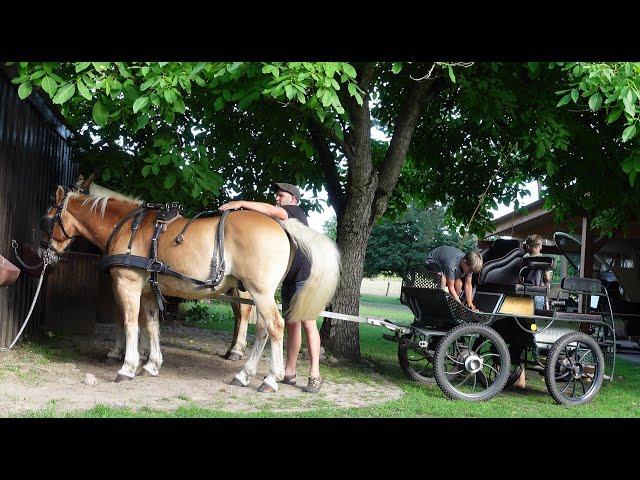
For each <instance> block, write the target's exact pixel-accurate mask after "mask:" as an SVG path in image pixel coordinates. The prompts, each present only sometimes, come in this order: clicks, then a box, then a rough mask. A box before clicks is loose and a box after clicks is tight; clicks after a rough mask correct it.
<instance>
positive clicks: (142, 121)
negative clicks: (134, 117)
mask: <svg viewBox="0 0 640 480" xmlns="http://www.w3.org/2000/svg"><path fill="white" fill-rule="evenodd" d="M147 123H149V116H148V115H142V116H140V117H138V130H140V129H141V128H144V127H145V126H146V125H147Z"/></svg>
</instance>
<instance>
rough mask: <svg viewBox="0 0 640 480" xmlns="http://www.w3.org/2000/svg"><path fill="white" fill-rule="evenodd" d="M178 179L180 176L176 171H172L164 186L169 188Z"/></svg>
mask: <svg viewBox="0 0 640 480" xmlns="http://www.w3.org/2000/svg"><path fill="white" fill-rule="evenodd" d="M177 179H178V176H177V175H176V173H175V172H171V173H170V174H169V175H167V178H165V179H164V188H166V189H169V188H171V187H173V186H174V185H175V183H176V180H177Z"/></svg>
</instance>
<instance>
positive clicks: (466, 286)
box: [464, 275, 477, 310]
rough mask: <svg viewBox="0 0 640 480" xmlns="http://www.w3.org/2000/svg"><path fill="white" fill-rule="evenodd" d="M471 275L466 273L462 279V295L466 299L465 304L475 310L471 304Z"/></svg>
mask: <svg viewBox="0 0 640 480" xmlns="http://www.w3.org/2000/svg"><path fill="white" fill-rule="evenodd" d="M471 279H472V277H471V275H467V276H466V277H465V279H464V297H465V298H466V299H467V306H468V307H469V308H470V309H472V310H477V308H476V306H475V305H474V304H473V285H472V284H471Z"/></svg>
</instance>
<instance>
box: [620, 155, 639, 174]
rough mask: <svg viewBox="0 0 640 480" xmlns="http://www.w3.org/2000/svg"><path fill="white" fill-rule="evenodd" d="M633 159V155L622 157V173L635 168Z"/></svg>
mask: <svg viewBox="0 0 640 480" xmlns="http://www.w3.org/2000/svg"><path fill="white" fill-rule="evenodd" d="M638 159H640V157H638ZM634 164H635V161H634V158H633V157H627V158H625V159H624V161H623V162H622V170H623V171H624V173H629V172H631V171H632V170H635V165H634Z"/></svg>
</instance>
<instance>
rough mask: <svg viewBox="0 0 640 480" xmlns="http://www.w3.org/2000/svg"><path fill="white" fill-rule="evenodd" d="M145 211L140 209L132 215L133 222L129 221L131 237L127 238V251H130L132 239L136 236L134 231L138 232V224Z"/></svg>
mask: <svg viewBox="0 0 640 480" xmlns="http://www.w3.org/2000/svg"><path fill="white" fill-rule="evenodd" d="M145 213H147V211H146V210H142V211H139V212H138V213H136V214H135V215H134V216H133V222H131V238H129V245H127V253H131V248H132V246H133V240H134V239H135V238H136V233H138V228H140V224H141V223H142V219H143V218H144V214H145ZM107 244H108V242H107Z"/></svg>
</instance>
